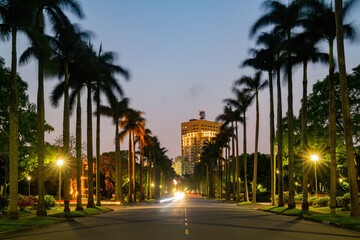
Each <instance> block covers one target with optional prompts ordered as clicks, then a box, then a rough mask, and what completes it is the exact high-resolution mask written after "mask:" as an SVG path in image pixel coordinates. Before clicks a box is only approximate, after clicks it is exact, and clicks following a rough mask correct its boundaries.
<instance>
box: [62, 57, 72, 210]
mask: <svg viewBox="0 0 360 240" xmlns="http://www.w3.org/2000/svg"><path fill="white" fill-rule="evenodd" d="M63 145H64V146H63V148H64V154H63V155H64V158H65V159H66V161H67V166H69V162H70V158H71V156H70V152H69V145H70V112H69V65H68V62H66V63H65V86H64V122H63ZM69 204H70V182H69V169H68V167H64V212H70V207H69Z"/></svg>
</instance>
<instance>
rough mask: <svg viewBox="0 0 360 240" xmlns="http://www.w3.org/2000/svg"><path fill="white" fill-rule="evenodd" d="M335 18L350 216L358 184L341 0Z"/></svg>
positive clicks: (357, 209)
mask: <svg viewBox="0 0 360 240" xmlns="http://www.w3.org/2000/svg"><path fill="white" fill-rule="evenodd" d="M335 13H336V14H335V17H336V18H335V19H336V36H337V38H336V41H337V50H338V64H339V74H340V90H341V106H342V113H343V122H344V128H345V143H346V155H347V160H348V175H349V180H350V197H351V216H355V217H359V216H360V206H359V199H358V186H357V180H356V171H355V163H354V145H353V142H352V131H351V121H350V107H349V106H350V104H349V95H348V94H349V93H348V87H347V79H346V67H345V52H344V32H345V31H344V30H345V26H344V25H343V4H342V0H335Z"/></svg>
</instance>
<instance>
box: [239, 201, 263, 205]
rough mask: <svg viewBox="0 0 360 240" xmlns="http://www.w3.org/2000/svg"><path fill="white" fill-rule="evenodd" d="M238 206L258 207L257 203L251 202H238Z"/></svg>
mask: <svg viewBox="0 0 360 240" xmlns="http://www.w3.org/2000/svg"><path fill="white" fill-rule="evenodd" d="M238 205H239V206H242V205H259V203H252V202H240V203H238Z"/></svg>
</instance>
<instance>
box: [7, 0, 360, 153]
mask: <svg viewBox="0 0 360 240" xmlns="http://www.w3.org/2000/svg"><path fill="white" fill-rule="evenodd" d="M80 2H81V4H82V7H83V10H84V13H85V15H86V18H85V19H84V20H78V19H76V18H73V17H72V19H73V20H74V21H75V22H77V23H79V24H80V26H81V27H82V28H83V29H87V30H91V31H93V32H94V33H95V36H94V38H93V43H94V46H95V47H96V48H98V46H99V44H100V42H102V43H103V49H104V50H105V51H114V52H116V53H118V54H119V59H118V61H117V62H118V63H119V64H121V65H122V66H123V67H125V68H127V69H129V71H130V73H131V81H129V82H125V81H124V80H123V79H122V78H121V77H120V82H121V84H122V86H123V88H124V90H125V93H126V96H127V97H129V98H130V99H131V106H132V107H134V108H136V109H138V110H141V111H144V112H145V113H146V114H145V118H146V120H147V127H148V128H150V129H151V130H152V132H153V134H154V135H156V136H158V137H159V139H160V142H161V144H162V146H163V147H166V148H167V149H168V150H169V152H168V154H169V157H171V158H174V157H176V156H177V155H180V146H181V141H180V137H181V134H180V124H181V122H185V121H188V120H189V119H190V118H198V113H199V110H200V109H201V108H204V110H205V111H206V119H207V120H210V121H213V120H214V119H215V118H216V116H217V115H218V114H220V113H221V112H222V109H223V103H222V100H223V99H225V98H228V97H231V96H232V93H231V87H232V84H233V82H234V81H235V80H236V79H238V78H240V77H241V76H242V75H249V74H250V75H253V73H254V71H253V70H252V69H249V68H242V69H241V68H239V66H240V64H241V62H242V61H243V60H244V59H246V58H248V57H249V55H248V48H249V47H254V40H251V39H249V37H248V35H249V29H250V27H251V25H252V24H253V23H254V22H255V21H256V19H257V18H259V16H260V15H261V14H262V13H263V9H262V8H261V3H262V2H263V1H260V0H253V1H244V0H241V1H239V0H227V1H221V0H197V1H193V0H181V1H180V0H171V1H170V0H152V1H148V0H107V1H103V2H100V1H97V0H81V1H80ZM359 8H360V7H359V4H358V5H357V6H356V9H354V10H353V11H352V12H353V14H352V15H351V18H350V20H351V21H352V22H353V23H354V24H355V25H356V26H359V21H360V16H359V15H356V14H355V12H356V11H359ZM27 44H28V42H27V40H26V39H25V38H24V36H22V35H20V37H19V43H18V54H20V53H22V52H23V51H24V49H25V48H26V46H27ZM10 49H11V48H10V45H9V43H1V44H0V56H2V57H4V58H5V60H6V65H7V66H10ZM335 49H336V48H335ZM323 50H324V51H327V47H326V45H323ZM359 53H360V46H359V43H358V41H356V42H354V43H349V42H346V57H347V62H346V63H347V70H348V72H349V71H351V69H352V68H354V67H355V66H357V65H359V64H360V54H359ZM335 55H336V52H335ZM327 71H328V68H327V66H324V65H318V64H316V65H311V66H310V67H309V92H311V88H312V87H311V86H312V84H313V83H315V82H316V80H318V79H323V78H324V77H325V76H326V74H327ZM18 72H19V73H20V75H21V76H22V78H23V79H24V80H25V81H27V82H28V83H29V95H30V100H31V101H32V102H36V91H37V84H36V78H37V73H36V61H32V62H31V63H29V64H28V65H26V66H21V67H19V68H18ZM294 72H295V75H294V107H295V111H294V113H295V114H296V115H298V111H299V106H300V100H301V77H302V76H301V74H302V71H301V68H300V67H297V68H295V69H294ZM263 77H264V78H265V77H266V75H265V74H264V75H263ZM57 82H58V80H57V79H48V80H47V81H46V83H45V91H46V94H45V97H46V98H45V102H46V116H45V118H46V121H47V122H48V123H50V124H51V125H52V126H53V127H54V128H55V131H54V132H52V133H51V134H47V135H46V140H47V141H49V142H51V143H52V142H53V140H54V139H55V137H57V136H59V135H61V134H62V105H59V107H58V108H53V107H52V106H50V102H49V93H50V92H51V91H52V89H53V88H54V86H55V84H56V83H57ZM286 89H287V87H286V84H285V83H284V84H283V101H284V102H283V111H284V114H285V111H286V109H287V104H286V98H287V91H286ZM275 94H276V91H275ZM85 95H86V94H85V92H84V97H83V102H82V104H83V125H82V126H83V141H86V98H85ZM275 96H276V95H275ZM268 99H269V94H268V89H265V90H264V91H263V92H261V93H260V111H261V112H260V138H259V139H260V142H259V151H260V152H263V153H268V152H269V150H268V149H269V123H268V122H269V120H268V118H269V110H268V109H269V100H268ZM275 106H276V102H275ZM247 116H248V131H247V133H248V151H254V150H253V149H254V123H255V121H254V119H255V109H254V106H252V107H250V109H249V111H248V113H247ZM70 124H71V125H70V127H71V132H72V133H73V134H74V135H75V117H74V116H72V118H71V123H70ZM101 124H102V125H101V126H102V128H101V152H106V151H113V149H114V141H113V138H114V129H115V128H114V126H113V125H112V122H111V121H110V120H109V119H106V118H102V119H101ZM94 129H95V122H94ZM94 133H95V131H94ZM240 135H242V131H240ZM94 142H95V136H94ZM239 147H240V152H242V141H241V142H240V146H239ZM122 148H123V149H127V144H126V142H124V143H123V144H122Z"/></svg>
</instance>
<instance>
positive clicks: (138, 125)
mask: <svg viewBox="0 0 360 240" xmlns="http://www.w3.org/2000/svg"><path fill="white" fill-rule="evenodd" d="M142 114H143V113H142V112H140V111H137V110H134V109H129V111H128V112H127V114H126V115H125V118H124V120H123V121H122V122H121V127H122V128H123V131H122V132H121V133H120V136H121V137H122V136H124V135H125V134H128V135H129V155H128V157H129V159H128V174H129V195H130V196H129V201H130V202H131V201H132V200H134V201H135V202H136V175H135V138H134V137H135V133H137V134H139V135H140V134H144V123H145V119H144V118H143V117H142V116H141V115H142ZM131 176H132V180H131ZM131 185H132V186H131ZM131 192H132V193H133V194H134V199H132V195H131Z"/></svg>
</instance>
